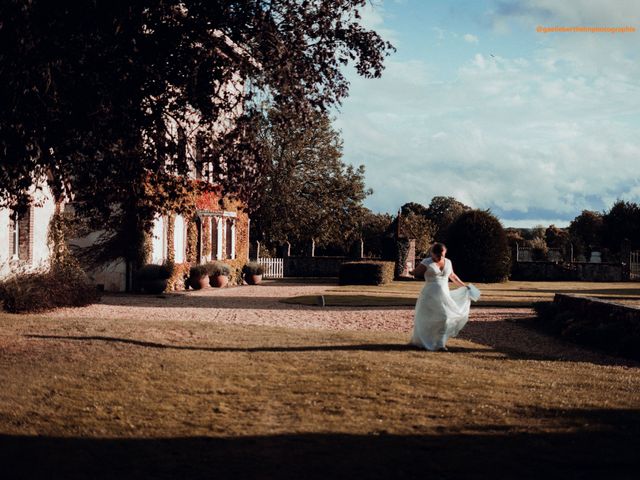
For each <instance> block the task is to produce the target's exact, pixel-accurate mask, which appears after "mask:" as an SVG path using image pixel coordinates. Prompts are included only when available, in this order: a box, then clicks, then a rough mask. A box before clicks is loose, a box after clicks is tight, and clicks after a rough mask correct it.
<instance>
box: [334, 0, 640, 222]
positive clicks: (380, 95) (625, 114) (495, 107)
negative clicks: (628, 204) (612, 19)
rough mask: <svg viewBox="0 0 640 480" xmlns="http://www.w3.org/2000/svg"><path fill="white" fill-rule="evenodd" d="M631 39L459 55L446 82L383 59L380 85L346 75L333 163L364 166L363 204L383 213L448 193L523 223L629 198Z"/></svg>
mask: <svg viewBox="0 0 640 480" xmlns="http://www.w3.org/2000/svg"><path fill="white" fill-rule="evenodd" d="M586 3H588V2H586ZM524 4H526V6H528V7H530V8H534V7H536V8H540V9H543V8H547V9H551V7H552V6H553V5H555V3H553V4H552V3H551V2H547V3H545V2H543V1H537V2H536V1H533V0H531V1H528V2H524ZM596 7H597V6H594V5H591V8H592V9H593V11H592V12H591V13H589V12H583V13H582V14H581V15H583V16H584V18H585V19H586V18H587V17H588V16H589V15H595V13H596V12H597V11H598V8H596ZM559 8H560V7H558V8H557V9H556V10H554V11H555V12H559V11H560V10H559ZM572 8H573V7H572ZM540 11H542V10H540ZM567 11H568V10H567ZM523 15H524V14H523ZM554 15H557V16H558V18H560V13H556V14H554ZM562 15H564V16H567V15H568V13H567V14H564V13H563V14H562ZM503 17H504V15H503ZM565 21H567V22H568V21H569V20H568V19H567V20H565ZM584 21H586V20H584ZM434 32H435V34H436V36H440V37H442V39H444V38H446V36H448V35H449V33H448V32H447V31H446V30H441V29H434ZM636 35H640V34H636ZM635 38H636V37H630V36H627V37H624V36H623V35H618V36H604V37H603V36H597V35H586V36H584V35H582V34H571V35H565V36H555V37H546V39H545V40H544V42H541V43H540V44H539V45H538V46H536V47H535V49H534V51H533V53H531V54H527V55H526V57H525V56H522V55H524V54H520V56H515V57H511V56H510V55H509V54H507V53H503V54H502V55H500V56H493V55H491V56H489V55H486V56H485V55H483V54H481V53H477V54H475V55H473V56H469V57H468V58H467V59H466V61H465V62H464V63H463V64H461V65H460V66H459V68H458V70H457V75H456V77H455V78H453V79H447V80H443V79H442V78H441V77H440V76H439V71H438V69H437V66H436V65H433V64H430V63H427V62H426V61H423V60H411V61H398V60H394V58H393V57H391V58H389V59H388V60H387V70H386V71H385V73H384V75H383V77H382V78H381V79H377V80H365V79H361V78H357V77H354V78H353V79H352V81H353V82H352V89H351V97H350V98H349V99H347V101H346V102H345V105H344V107H343V111H342V113H341V114H340V115H339V116H338V118H337V121H336V125H337V126H338V127H339V128H341V129H342V131H343V137H344V146H345V159H346V160H347V161H350V162H352V163H354V164H361V163H364V164H365V165H366V167H367V183H368V184H369V185H370V186H371V187H373V189H374V192H375V193H374V195H373V196H372V197H371V198H370V199H369V200H368V205H369V206H370V207H371V208H373V209H375V210H381V211H389V212H395V211H397V209H398V207H399V206H400V205H402V204H403V203H405V202H408V201H415V202H420V203H428V202H429V201H430V199H431V198H432V197H433V196H435V195H452V196H455V197H457V198H459V199H460V200H461V201H463V202H465V203H467V204H469V205H472V206H475V207H479V208H492V209H493V210H494V211H495V212H496V213H498V214H502V215H504V216H505V218H513V219H515V220H505V221H504V223H505V225H514V226H515V225H525V226H531V225H534V224H536V223H543V224H547V225H548V224H550V223H555V224H556V225H562V224H563V223H562V222H563V221H564V222H565V223H566V221H567V219H570V218H572V217H573V216H575V215H576V214H577V213H579V212H580V211H581V210H583V209H585V208H590V209H596V210H599V209H602V208H605V207H608V206H610V204H611V203H612V202H613V201H614V200H615V199H616V198H618V197H621V198H626V199H629V200H634V201H640V180H639V179H638V174H637V167H636V165H637V162H638V159H640V137H638V135H637V132H638V128H639V122H640V106H639V105H640V85H639V84H638V83H637V81H636V79H637V78H640V62H639V61H638V53H637V52H636V50H635V49H634V47H633V45H634V44H633V43H632V42H636V44H637V41H638V40H637V39H635ZM563 219H564V220H563Z"/></svg>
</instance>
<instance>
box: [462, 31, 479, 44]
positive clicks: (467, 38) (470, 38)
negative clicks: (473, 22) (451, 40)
mask: <svg viewBox="0 0 640 480" xmlns="http://www.w3.org/2000/svg"><path fill="white" fill-rule="evenodd" d="M462 38H464V41H465V42H468V43H478V37H476V36H475V35H471V34H470V33H465V34H464V36H463V37H462Z"/></svg>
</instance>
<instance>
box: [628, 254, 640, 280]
mask: <svg viewBox="0 0 640 480" xmlns="http://www.w3.org/2000/svg"><path fill="white" fill-rule="evenodd" d="M629 277H630V280H640V250H636V251H634V252H631V253H630V254H629Z"/></svg>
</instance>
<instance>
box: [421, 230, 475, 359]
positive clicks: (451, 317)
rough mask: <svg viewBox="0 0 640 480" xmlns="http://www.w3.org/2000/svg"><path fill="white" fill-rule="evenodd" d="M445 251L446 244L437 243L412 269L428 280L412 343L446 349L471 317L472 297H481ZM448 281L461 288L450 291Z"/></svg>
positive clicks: (435, 348) (423, 292) (422, 295)
mask: <svg viewBox="0 0 640 480" xmlns="http://www.w3.org/2000/svg"><path fill="white" fill-rule="evenodd" d="M446 253H447V247H445V246H444V244H442V243H434V244H433V246H432V247H431V257H430V258H425V259H424V260H423V261H422V262H421V263H420V264H419V265H418V266H417V267H416V268H415V270H413V271H412V272H410V273H411V274H413V275H414V276H415V277H418V278H420V277H422V276H424V279H425V282H426V283H425V286H424V288H423V289H422V292H421V293H420V297H418V301H417V303H416V311H415V317H414V325H413V336H412V337H411V344H412V345H415V346H417V347H421V348H426V349H427V350H444V351H447V347H446V343H447V340H448V339H449V337H455V336H456V335H457V334H458V332H459V331H460V330H462V327H464V326H465V324H466V323H467V321H468V320H469V307H470V306H471V300H474V301H475V300H477V299H478V298H479V297H480V292H479V290H478V289H477V288H476V287H474V286H473V285H465V283H464V282H463V281H462V280H460V278H459V277H458V276H457V275H456V274H455V273H453V267H452V265H451V260H449V259H448V258H446V257H445V255H446ZM449 280H451V281H452V282H453V283H454V284H455V285H457V286H459V287H462V288H458V289H456V290H454V291H449Z"/></svg>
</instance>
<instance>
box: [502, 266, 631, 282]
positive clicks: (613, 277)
mask: <svg viewBox="0 0 640 480" xmlns="http://www.w3.org/2000/svg"><path fill="white" fill-rule="evenodd" d="M511 279H512V280H524V281H527V280H574V281H588V282H624V281H627V280H629V275H628V272H627V271H626V269H625V266H624V265H622V264H621V263H584V262H573V263H561V262H516V263H514V265H513V268H512V270H511Z"/></svg>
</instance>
